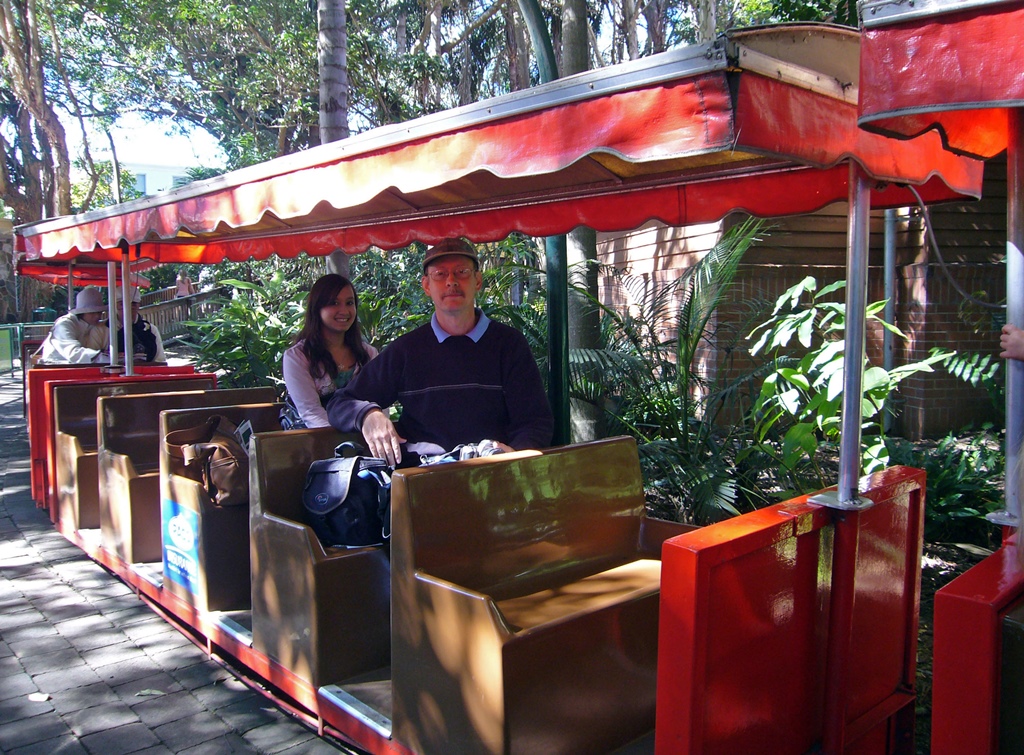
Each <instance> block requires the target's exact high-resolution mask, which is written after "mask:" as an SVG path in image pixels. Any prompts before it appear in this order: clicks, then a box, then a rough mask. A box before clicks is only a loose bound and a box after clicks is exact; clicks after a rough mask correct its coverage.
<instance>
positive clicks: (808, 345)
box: [741, 277, 952, 497]
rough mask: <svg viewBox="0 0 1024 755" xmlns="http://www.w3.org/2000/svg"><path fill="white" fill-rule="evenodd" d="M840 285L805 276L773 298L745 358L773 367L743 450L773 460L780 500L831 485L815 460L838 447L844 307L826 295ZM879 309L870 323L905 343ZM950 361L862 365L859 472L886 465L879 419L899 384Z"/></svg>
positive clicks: (938, 354)
mask: <svg viewBox="0 0 1024 755" xmlns="http://www.w3.org/2000/svg"><path fill="white" fill-rule="evenodd" d="M845 285H846V283H845V281H838V282H836V283H833V284H831V285H828V286H825V287H824V288H822V289H821V290H820V291H819V290H818V284H817V281H816V280H815V279H814V278H811V277H807V278H804V279H803V280H802V281H800V282H799V283H798V284H796V285H795V286H793V287H792V288H790V289H789V290H788V291H786V292H785V293H784V294H783V295H782V296H780V297H779V299H778V301H777V302H776V304H775V309H774V311H773V312H772V315H771V317H770V318H769V319H768V320H767V321H766V322H764V323H762V324H761V325H759V326H758V327H756V328H755V329H754V330H753V331H752V332H751V334H750V336H749V338H750V339H751V340H753V341H754V343H753V346H752V347H751V349H750V351H751V354H754V355H757V354H766V355H768V356H769V363H770V364H771V366H772V370H771V372H770V373H769V374H768V375H767V376H766V377H765V379H764V382H763V383H762V386H761V392H760V395H759V396H758V398H757V401H756V402H755V404H754V407H753V411H752V419H753V422H754V432H755V440H756V445H755V446H754V447H752V448H751V449H748V450H747V451H744V452H743V453H744V454H752V453H762V454H767V455H768V456H769V457H771V458H772V459H773V460H774V463H775V465H776V466H777V468H778V470H779V472H780V473H781V475H782V476H783V477H785V478H788V483H789V484H788V486H787V489H784V490H782V491H780V493H779V495H781V496H782V497H789V496H791V495H795V494H798V493H800V492H805V491H807V490H809V489H814V488H816V487H824V486H826V485H828V484H830V481H829V480H828V479H827V478H826V475H825V474H824V473H823V471H822V468H821V465H820V463H819V451H820V450H821V447H822V445H823V444H826V443H828V444H832V445H837V444H838V442H839V433H840V408H841V404H842V399H843V388H844V383H843V371H844V367H845V357H844V353H843V352H844V348H845V339H844V334H845V327H846V306H845V304H844V303H842V302H837V301H834V300H830V298H829V297H832V296H834V295H835V294H836V293H837V292H839V291H840V290H842V289H843V288H844V287H845ZM884 307H885V302H875V303H873V304H870V305H868V307H867V312H866V316H867V319H868V322H873V323H877V324H878V325H880V326H881V327H883V328H886V329H887V330H889V331H890V332H892V333H893V334H894V335H895V336H896V337H898V338H906V336H904V335H903V333H902V332H901V331H900V330H899V329H898V328H896V327H895V326H894V325H891V324H889V323H886V322H884V321H883V320H881V319H880V318H879V317H878V313H879V312H881V311H882V310H883V309H884ZM797 347H799V349H798V348H797ZM800 350H802V351H803V353H802V354H801V353H800ZM951 356H952V352H949V351H940V350H936V351H934V352H933V353H932V354H931V355H930V356H929V357H928V358H927V359H924V360H921V361H918V362H913V363H911V364H907V365H902V366H898V367H896V368H894V369H892V370H888V371H887V370H885V369H883V368H881V367H878V366H876V365H872V364H870V362H865V369H864V374H863V382H862V390H863V396H862V398H861V402H860V405H861V418H862V420H863V422H862V433H863V435H862V437H863V442H862V463H863V467H864V471H866V472H871V471H874V470H876V469H881V468H883V467H884V466H886V465H887V463H888V460H889V453H888V449H887V447H886V445H885V443H884V438H883V435H882V424H881V422H880V419H881V414H882V412H883V411H884V410H885V407H886V402H887V400H888V399H889V397H890V396H891V395H892V393H893V392H894V391H895V390H896V389H897V387H898V386H899V384H900V382H901V381H903V380H905V379H906V378H908V377H910V376H911V375H915V374H917V373H920V372H931V371H932V365H933V364H935V363H938V362H943V361H945V360H948V359H949V358H950V357H951ZM741 458H742V455H741Z"/></svg>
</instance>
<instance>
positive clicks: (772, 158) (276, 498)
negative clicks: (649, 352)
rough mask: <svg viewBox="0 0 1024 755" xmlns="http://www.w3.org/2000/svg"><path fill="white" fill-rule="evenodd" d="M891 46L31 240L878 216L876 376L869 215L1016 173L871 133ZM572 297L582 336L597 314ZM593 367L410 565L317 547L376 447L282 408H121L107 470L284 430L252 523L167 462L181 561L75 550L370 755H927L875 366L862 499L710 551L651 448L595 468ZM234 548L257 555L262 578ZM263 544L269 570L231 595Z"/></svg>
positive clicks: (911, 572)
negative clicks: (195, 441) (352, 467)
mask: <svg viewBox="0 0 1024 755" xmlns="http://www.w3.org/2000/svg"><path fill="white" fill-rule="evenodd" d="M859 48H860V35H859V34H858V33H857V32H856V31H854V30H851V29H846V28H840V27H835V26H825V25H794V26H785V27H779V28H765V29H757V30H737V31H734V32H731V33H729V34H726V35H725V36H723V37H721V38H720V39H718V40H716V41H714V42H711V43H708V44H702V45H695V46H691V47H685V48H681V49H678V50H673V51H670V52H667V53H663V54H660V55H656V56H652V57H650V58H645V59H641V60H637V61H633V62H630V63H627V64H623V65H619V66H613V67H610V68H606V69H601V70H598V71H591V72H587V73H583V74H579V75H576V76H571V77H567V78H565V79H563V80H560V81H556V82H552V83H550V84H545V85H542V86H538V87H535V88H533V89H530V90H526V91H522V92H516V93H514V94H511V95H507V96H503V97H498V98H495V99H492V100H487V101H484V102H480V103H475V104H473V105H468V106H465V107H462V108H458V109H455V110H452V111H447V112H443V113H437V114H435V115H431V116H427V117H425V118H421V119H417V120H414V121H411V122H408V123H402V124H396V125H393V126H387V127H382V128H378V129H374V130H372V131H368V132H366V133H363V134H359V135H357V136H354V137H351V138H349V139H346V140H344V141H340V142H337V143H333V144H328V145H324V146H322V147H318V148H316V149H311V150H308V151H306V152H303V153H300V154H294V155H289V156H287V157H283V158H279V159H276V160H272V161H270V162H267V163H265V164H262V165H258V166H253V167H251V168H247V169H244V170H240V171H236V172H234V173H229V174H227V175H224V176H220V177H217V178H213V179H209V180H206V181H201V182H197V183H194V184H190V185H188V186H185V187H182V188H180V189H177V190H174V191H171V192H168V193H165V194H161V195H157V196H155V197H149V198H145V199H140V200H136V201H133V202H129V203H126V204H123V205H118V206H116V207H113V208H106V209H104V210H99V211H96V212H92V213H86V214H84V215H79V216H72V217H65V218H54V219H51V220H46V221H42V222H40V223H35V224H31V225H27V226H22V227H20V228H19V229H17V244H18V248H19V249H20V250H21V251H22V252H23V253H25V254H26V255H27V256H28V257H29V258H30V259H34V258H42V259H69V258H75V257H78V256H80V255H85V256H89V257H91V258H93V259H95V260H100V261H108V262H110V263H111V264H116V263H118V262H120V263H121V264H122V265H123V266H124V265H127V264H129V263H130V262H131V261H132V260H133V259H141V258H146V259H153V260H157V261H161V262H179V263H181V262H188V263H214V262H218V261H221V260H224V259H228V260H243V259H250V258H256V259H262V258H266V257H268V256H269V255H271V254H277V255H280V256H284V257H292V256H295V255H297V254H299V253H301V252H305V253H308V254H312V255H323V254H329V253H331V252H333V251H335V250H338V249H340V250H343V251H345V252H347V253H349V254H358V253H360V252H362V251H365V250H366V249H368V248H369V247H371V246H375V247H379V248H382V249H397V248H400V247H403V246H405V245H408V244H409V243H411V242H413V241H419V242H423V243H433V242H436V241H438V240H440V239H442V238H445V237H448V236H465V237H467V238H469V239H470V240H472V241H476V242H488V241H496V240H499V239H502V238H504V237H505V236H507V235H508V234H510V233H512V232H514V231H517V232H521V233H525V234H529V235H533V236H554V235H556V234H562V233H565V232H567V231H569V230H571V229H573V228H575V227H576V226H579V225H587V226H590V227H593V228H595V229H598V230H624V229H630V228H635V227H638V226H640V225H641V224H643V223H645V222H647V221H649V220H651V219H657V220H660V221H662V222H664V223H666V224H669V225H672V226H684V225H688V224H694V223H701V222H711V221H716V220H719V219H721V218H723V217H724V216H726V215H727V214H729V213H733V212H740V213H748V214H752V215H757V216H778V215H787V214H798V213H806V212H811V211H813V210H816V209H820V208H821V207H824V206H825V205H827V204H830V203H832V202H836V201H841V200H847V201H849V204H850V216H851V217H850V225H849V241H848V244H849V253H848V275H847V279H848V299H847V314H848V321H849V322H850V323H851V326H850V328H849V330H848V333H847V342H846V348H847V352H846V357H847V364H853V363H860V362H862V361H863V360H862V357H863V353H864V332H863V327H860V328H858V327H857V325H858V324H860V325H862V324H863V318H864V312H865V305H866V294H865V291H866V277H867V265H866V253H867V236H868V222H867V221H868V212H869V210H870V209H872V208H884V207H897V206H906V205H910V204H913V203H914V201H915V199H914V197H913V195H912V192H910V191H909V190H908V189H907V186H908V185H912V186H914V187H916V191H917V193H918V194H919V195H920V196H921V197H923V199H924V200H925V201H929V202H933V201H943V200H952V199H958V198H964V197H977V196H978V195H979V193H980V185H981V175H982V165H981V163H980V161H978V160H976V159H972V158H969V157H963V156H959V155H955V154H953V153H951V152H949V151H947V150H945V149H944V148H943V144H942V141H941V138H940V137H939V136H938V135H937V134H934V133H926V134H922V135H921V136H919V137H917V138H915V139H912V140H909V141H901V140H895V139H891V138H888V137H886V136H881V135H875V134H870V133H867V132H865V131H862V130H860V129H859V128H858V127H857V122H856V120H857V96H858V55H859ZM548 248H549V256H550V260H549V261H550V264H549V269H557V268H559V267H561V268H563V269H564V259H559V257H558V255H559V245H558V244H557V243H555V244H549V245H548ZM562 254H564V247H563V251H562ZM550 289H551V293H550V294H549V296H550V301H549V311H550V317H551V318H552V321H553V327H554V329H555V330H556V331H558V329H559V328H561V329H562V330H563V331H564V329H565V328H566V327H567V323H566V321H565V316H564V314H560V313H564V311H565V307H564V305H565V301H566V292H565V289H564V286H562V287H561V288H559V286H557V285H556V286H550ZM552 340H553V341H557V340H559V339H557V338H553V339H552ZM565 358H566V357H565V354H564V353H562V354H553V355H552V360H551V361H552V363H553V365H554V369H555V373H553V375H554V377H553V378H552V381H551V385H552V406H553V408H554V410H555V413H556V423H557V425H558V436H557V437H556V443H557V445H555V446H554V447H552V448H550V449H539V450H536V451H524V452H517V453H512V454H505V455H499V456H496V457H489V458H484V459H474V460H468V461H464V462H458V463H453V464H448V465H443V466H442V467H438V468H420V469H413V470H403V471H399V472H396V473H395V475H394V478H393V484H392V537H391V541H390V546H389V548H388V550H387V551H385V550H384V549H383V548H381V547H378V546H371V547H366V548H354V549H333V548H324V547H323V546H321V545H320V543H319V541H318V540H317V539H316V537H315V535H314V534H313V532H312V530H311V529H310V528H309V527H308V526H307V525H306V524H305V523H304V522H303V520H302V516H301V508H300V507H301V501H300V490H301V487H302V482H303V480H304V478H305V473H306V469H307V468H308V466H309V463H310V462H311V461H313V460H315V459H320V458H325V457H328V456H330V455H331V453H332V450H333V448H334V447H335V446H336V445H337V443H338V442H340V441H342V440H345V438H344V437H343V436H340V435H339V434H338V433H336V432H334V431H333V430H330V429H322V430H300V431H280V430H274V429H271V427H270V426H272V424H273V422H272V421H271V422H269V424H265V423H266V422H267V412H268V411H269V412H270V413H271V414H272V412H273V410H272V409H269V410H268V409H267V408H266V405H267V403H268V402H266V401H258V402H249V403H237V402H231V404H227V405H217V404H212V405H211V404H207V405H205V406H180V408H176V409H174V410H173V411H172V410H169V409H168V408H166V407H163V406H161V399H159V395H160V394H152V398H153V400H150V399H151V397H149V396H142V397H138V396H104V397H103V398H102V399H100V402H101V404H102V406H100V407H99V408H98V410H97V412H98V414H97V417H98V423H97V424H98V427H97V432H98V433H108V434H109V437H108V436H107V435H104V436H102V438H101V440H100V441H99V443H98V449H99V450H98V452H97V453H98V454H99V455H100V456H101V457H103V458H105V457H104V455H105V454H110V455H111V457H110V460H109V465H110V466H109V467H107V468H110V469H113V468H114V466H113V465H114V464H115V460H114V458H113V456H112V455H113V454H115V453H117V451H116V449H115V448H114V447H115V446H116V445H117V441H116V435H117V433H118V432H124V431H125V430H124V428H123V426H121V425H119V424H118V422H117V421H116V420H115V421H113V422H111V423H108V422H106V421H105V420H104V417H110V418H114V417H116V416H130V413H131V412H143V411H145V412H146V413H147V416H149V417H153V416H154V414H153V412H156V411H157V410H159V412H158V415H159V424H156V422H155V421H153V422H150V423H149V424H147V425H145V426H146V427H147V428H154V430H153V431H152V437H150V438H148V439H147V440H146V443H147V444H159V442H160V440H161V435H160V433H167V432H171V431H172V430H174V429H180V428H182V427H188V426H191V425H190V424H189V423H198V422H200V421H202V420H203V418H204V417H206V418H208V417H209V415H210V413H211V412H218V413H228V414H230V415H231V416H232V417H235V418H240V417H246V418H250V417H251V418H253V420H254V429H255V430H256V432H255V434H254V435H253V436H252V441H251V446H250V464H251V470H250V472H251V473H250V486H249V508H248V512H247V513H248V516H247V517H244V516H240V515H238V512H226V511H218V510H217V509H216V507H215V506H212V505H211V502H210V501H209V500H208V499H206V498H204V495H205V493H204V491H203V490H201V489H199V490H197V489H196V486H195V485H190V484H189V480H188V479H187V478H186V477H185V476H184V475H182V474H181V472H182V470H181V469H180V468H178V467H176V466H175V461H174V460H173V459H170V458H168V457H167V455H166V448H164V449H163V450H162V451H161V454H162V455H161V458H160V460H159V472H158V473H157V476H158V486H159V492H158V493H157V494H156V499H157V500H155V501H154V500H153V499H150V501H149V502H148V503H146V502H144V501H140V503H139V504H138V508H137V509H131V511H133V512H134V511H136V510H137V511H140V512H141V511H143V510H144V509H145V511H147V512H148V513H149V515H150V516H152V512H153V511H154V510H155V508H156V507H159V510H160V520H159V521H160V528H161V533H162V537H161V538H160V541H159V542H160V548H161V553H160V557H157V554H156V553H155V552H154V551H152V550H149V547H150V544H148V543H147V544H146V546H145V548H146V549H147V552H146V555H145V556H144V557H143V560H141V561H140V560H136V559H137V557H136V556H135V555H134V543H133V552H132V553H129V551H128V550H127V549H126V547H125V545H124V538H125V537H126V536H125V534H124V532H126V530H124V529H122V530H121V534H120V535H117V534H111V535H108V534H107V533H106V532H105V531H104V529H103V527H102V526H101V527H100V537H99V538H98V539H97V538H96V537H95V536H94V535H92V534H88V533H86V534H83V532H82V530H80V529H79V530H74V531H73V532H69V536H71V537H73V538H75V540H76V542H79V543H80V544H81V545H82V546H83V547H85V548H86V549H87V550H88V551H89V553H90V554H91V555H92V556H93V557H94V558H96V559H98V560H100V561H102V562H103V563H104V564H106V565H108V566H109V567H110V568H112V569H113V570H114V571H115V572H116V573H118V574H119V575H120V576H121V577H122V578H123V579H125V580H126V581H127V582H128V583H130V584H131V585H132V586H133V587H134V588H135V589H137V590H138V592H139V594H140V595H141V596H143V597H144V598H145V599H147V600H149V601H151V602H152V603H153V604H154V605H157V606H159V607H160V608H161V610H163V611H165V612H167V613H168V614H169V615H170V616H172V617H174V618H175V619H176V620H178V621H181V622H184V623H185V624H186V625H188V627H189V628H190V629H191V630H193V631H194V632H196V633H197V634H198V635H199V636H200V637H202V638H203V640H204V641H205V643H206V646H207V648H208V650H209V651H210V652H211V653H217V654H219V655H221V656H223V657H225V658H228V659H230V661H231V662H232V663H234V664H237V665H239V666H241V667H243V668H244V669H245V670H246V672H247V673H249V674H252V675H253V676H255V677H257V678H258V679H260V680H262V682H263V683H264V685H265V687H266V689H268V690H270V691H271V694H273V695H275V696H276V698H277V700H278V701H279V703H280V704H282V705H287V706H289V707H291V708H292V709H293V710H294V711H296V712H297V713H298V714H300V715H304V716H306V717H307V718H308V720H310V721H311V722H312V723H313V724H315V725H316V726H317V727H318V730H319V731H321V732H326V733H330V734H331V735H333V736H336V737H339V738H341V739H343V740H345V741H346V742H349V743H351V744H353V745H355V746H356V747H358V748H359V749H361V750H365V751H368V752H378V753H385V752H395V753H435V752H482V753H505V752H551V753H555V752H566V753H580V752H647V751H657V752H661V753H698V752H735V753H747V752H765V751H773V752H827V753H840V752H844V753H847V752H849V753H854V752H856V753H882V752H885V753H888V752H893V753H897V752H909V751H911V749H912V741H913V716H914V699H915V697H914V669H915V647H916V630H917V604H918V596H919V590H920V555H921V530H922V521H923V505H924V493H925V481H924V475H923V473H922V472H921V471H919V470H914V469H908V468H892V469H888V470H885V471H884V472H881V473H877V474H874V475H871V476H868V477H864V478H862V477H861V476H860V468H859V446H860V409H859V396H860V394H861V383H860V379H861V376H860V374H859V372H858V371H856V370H850V371H848V372H847V375H846V384H845V390H846V395H847V396H848V397H849V404H848V405H847V406H844V411H843V414H844V417H843V422H844V432H843V443H844V448H843V450H842V454H841V465H840V473H839V480H838V484H837V486H836V487H835V488H834V489H830V490H826V491H822V492H821V493H820V494H818V495H816V496H811V497H806V496H805V497H801V498H798V499H795V500H791V501H787V502H785V503H782V504H778V505H776V506H773V507H770V508H767V509H764V510H761V511H757V512H754V513H752V514H747V515H744V516H741V517H737V518H736V519H733V520H730V521H726V522H722V523H720V524H716V525H712V526H708V527H704V528H693V527H690V526H686V525H681V524H677V523H672V522H664V521H659V520H655V519H651V518H649V517H648V516H647V515H646V514H645V505H644V498H643V482H642V479H641V477H640V469H639V461H638V457H637V450H636V446H635V443H634V442H633V441H632V440H631V439H629V438H610V439H604V440H600V441H596V442H593V443H585V444H575V445H573V444H566V441H567V439H568V438H567V402H566V401H564V400H563V399H564V395H565V394H564V390H565V385H564V379H562V378H559V377H558V375H559V374H563V375H564V374H565V373H564V372H561V373H559V372H558V366H559V364H560V363H563V361H564V359H565ZM168 395H170V394H168ZM131 402H136V404H137V405H138V406H137V405H136V404H133V403H131ZM143 404H145V407H146V408H144V409H143V408H139V407H142V406H143ZM211 407H214V408H211ZM256 407H258V408H256ZM137 416H141V415H137ZM157 427H159V429H155V428H157ZM147 432H150V431H149V430H147ZM108 446H109V447H108ZM100 463H101V468H103V467H102V465H103V464H104V463H108V462H102V461H101V462H100ZM142 463H143V462H140V464H142ZM147 463H148V464H150V465H152V463H153V462H152V459H151V458H150V460H149V461H148V462H147ZM122 466H126V465H124V464H122ZM123 477H124V476H123ZM111 479H113V478H111ZM126 479H127V478H126ZM111 484H113V482H111ZM150 484H151V483H150ZM151 489H152V488H151ZM108 497H110V498H113V496H111V495H109V494H108ZM134 505H135V504H134V503H133V504H132V506H134ZM117 510H118V511H123V510H125V509H124V508H123V507H122V508H121V509H117ZM113 516H114V515H113V514H108V517H113ZM147 521H150V524H149V525H148V526H149V527H150V528H151V527H154V526H156V525H155V524H152V522H153V521H155V520H153V519H149V520H147ZM101 524H102V522H101ZM62 531H67V528H65V527H64V526H63V525H62ZM111 532H113V530H111ZM130 532H131V533H132V537H133V538H134V536H135V533H136V532H138V533H139V536H140V537H147V536H148V535H149V534H151V530H149V529H146V528H143V530H142V531H138V530H136V529H132V530H130ZM210 542H222V543H228V542H230V546H225V547H229V548H230V549H231V552H232V553H234V554H235V557H234V558H233V559H230V564H226V563H224V562H223V561H217V559H216V554H215V553H214V552H213V550H214V549H211V548H210V547H209V546H208V545H207V543H210ZM246 545H247V546H248V549H247V554H248V571H247V572H246V570H245V569H238V568H229V567H231V566H234V567H237V566H239V564H241V563H242V562H243V561H244V559H245V554H246V547H245V546H246ZM221 580H223V583H222V582H221ZM222 584H223V586H224V589H223V590H221V589H220V587H221V585H222ZM247 588H248V592H247V590H246V589H247ZM247 598H248V599H247Z"/></svg>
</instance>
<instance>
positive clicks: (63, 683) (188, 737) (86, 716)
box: [0, 371, 351, 755]
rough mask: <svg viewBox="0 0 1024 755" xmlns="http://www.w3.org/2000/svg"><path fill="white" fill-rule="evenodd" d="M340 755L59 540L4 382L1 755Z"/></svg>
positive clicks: (12, 381)
mask: <svg viewBox="0 0 1024 755" xmlns="http://www.w3.org/2000/svg"><path fill="white" fill-rule="evenodd" d="M337 752H351V751H350V750H346V749H343V748H341V746H340V745H338V744H337V743H335V742H333V741H331V740H326V739H320V738H318V737H317V736H316V733H315V731H313V730H311V729H309V728H307V727H306V725H305V724H303V723H301V722H299V721H298V720H297V719H296V718H294V717H292V716H290V715H288V714H287V713H286V712H284V711H282V710H281V709H279V708H277V707H276V706H275V705H274V704H273V703H272V702H271V701H269V700H267V699H266V698H265V697H264V696H263V695H261V694H259V693H258V692H256V691H254V690H252V689H250V688H249V687H247V686H246V685H245V684H243V683H242V682H241V681H239V680H238V679H237V678H236V677H235V676H233V675H232V673H231V672H230V670H229V669H227V668H226V667H224V666H222V665H220V664H218V663H217V662H215V661H213V660H211V659H209V657H208V656H207V655H206V654H205V653H204V652H203V651H202V650H201V649H199V648H198V647H196V646H195V645H194V644H193V643H192V642H190V641H189V640H188V639H187V638H186V637H185V636H184V635H183V634H181V633H180V632H179V631H178V630H177V629H175V628H174V627H173V626H172V625H170V624H168V623H167V622H166V621H165V620H164V619H163V618H161V617H160V616H159V615H157V614H156V613H155V612H154V611H153V610H151V609H150V608H149V607H148V606H147V605H146V604H145V603H143V602H142V601H141V600H140V599H139V598H138V597H137V596H136V595H135V594H134V592H132V590H131V589H130V588H129V587H128V586H126V585H125V584H124V583H123V582H121V581H120V580H119V579H117V578H116V577H115V576H113V575H112V574H111V573H109V572H108V571H106V570H105V569H104V568H103V567H101V566H99V565H98V564H96V563H94V562H93V561H92V560H90V559H89V558H88V557H86V556H85V555H84V554H83V553H82V552H81V551H80V550H79V549H78V548H77V547H76V546H74V545H72V544H71V543H69V542H68V541H67V540H65V539H64V537H62V536H61V535H60V534H59V533H58V532H57V531H56V530H55V529H54V527H53V525H52V524H51V523H50V520H49V517H48V516H47V514H46V513H44V512H43V511H42V510H40V509H37V508H36V506H35V503H34V502H33V501H32V498H31V492H30V481H29V448H28V436H27V433H26V429H25V419H24V417H23V416H22V404H21V372H20V371H15V372H14V373H13V374H11V373H7V374H4V375H0V753H7V754H9V755H30V754H31V753H39V754H40V755H64V754H65V753H95V754H96V755H125V754H127V753H146V754H147V755H149V754H153V755H156V754H157V753H189V754H190V755H217V754H219V753H311V754H312V755H318V754H320V753H337Z"/></svg>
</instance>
